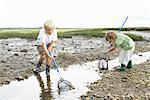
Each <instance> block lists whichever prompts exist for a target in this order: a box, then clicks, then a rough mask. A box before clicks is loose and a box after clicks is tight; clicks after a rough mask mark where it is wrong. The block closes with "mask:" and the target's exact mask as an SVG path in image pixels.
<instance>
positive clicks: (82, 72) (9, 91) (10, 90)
mask: <svg viewBox="0 0 150 100" xmlns="http://www.w3.org/2000/svg"><path fill="white" fill-rule="evenodd" d="M148 59H150V51H148V52H143V53H138V54H137V55H136V54H134V55H133V64H140V63H143V62H145V61H147V60H148ZM118 61H119V59H118V58H116V59H114V60H110V61H109V70H111V69H112V68H114V67H116V66H118V65H119V62H118ZM97 63H98V61H92V62H87V63H84V64H83V65H71V66H70V67H69V68H68V69H67V70H66V71H64V70H63V69H62V68H59V70H60V72H61V75H62V77H63V78H64V79H65V80H68V81H70V82H71V83H72V84H73V86H74V87H75V89H74V90H70V91H66V92H62V93H61V94H60V95H59V94H58V91H57V90H58V89H57V82H58V81H59V75H58V73H57V71H56V70H54V69H52V70H51V77H50V79H49V78H46V75H45V72H41V73H40V75H39V76H34V75H33V76H31V77H30V78H28V79H26V80H23V81H20V82H18V81H12V82H11V83H10V84H8V85H4V86H2V87H0V100H40V99H44V98H50V100H51V99H52V98H53V99H55V100H72V99H79V97H80V96H81V95H82V94H84V93H86V91H88V88H87V85H89V84H90V83H91V82H94V81H96V80H98V79H100V78H101V77H100V76H101V75H100V74H98V73H97V72H96V71H95V70H96V69H97Z"/></svg>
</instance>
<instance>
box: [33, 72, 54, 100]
mask: <svg viewBox="0 0 150 100" xmlns="http://www.w3.org/2000/svg"><path fill="white" fill-rule="evenodd" d="M35 76H36V78H37V80H38V82H39V85H40V88H41V92H42V93H41V94H40V99H41V100H51V99H53V96H52V89H51V80H50V76H47V77H46V78H47V83H46V85H47V87H46V88H45V87H44V82H43V80H42V77H41V76H40V74H39V73H36V75H35Z"/></svg>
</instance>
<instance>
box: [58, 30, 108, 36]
mask: <svg viewBox="0 0 150 100" xmlns="http://www.w3.org/2000/svg"><path fill="white" fill-rule="evenodd" d="M73 36H85V37H104V36H105V33H102V30H101V29H82V30H74V31H66V32H59V33H58V37H59V38H71V37H73Z"/></svg>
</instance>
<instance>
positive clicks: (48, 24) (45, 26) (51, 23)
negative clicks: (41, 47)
mask: <svg viewBox="0 0 150 100" xmlns="http://www.w3.org/2000/svg"><path fill="white" fill-rule="evenodd" d="M49 27H50V28H54V27H55V26H54V24H53V22H52V20H47V21H46V22H45V23H44V28H49Z"/></svg>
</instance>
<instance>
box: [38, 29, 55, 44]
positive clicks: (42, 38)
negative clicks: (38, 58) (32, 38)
mask: <svg viewBox="0 0 150 100" xmlns="http://www.w3.org/2000/svg"><path fill="white" fill-rule="evenodd" d="M56 40H57V30H56V29H55V30H54V32H53V33H52V34H51V35H49V34H47V33H46V32H45V30H44V29H41V30H40V32H39V35H38V37H37V42H38V45H42V43H45V44H46V45H48V44H49V43H51V42H52V41H56Z"/></svg>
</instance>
